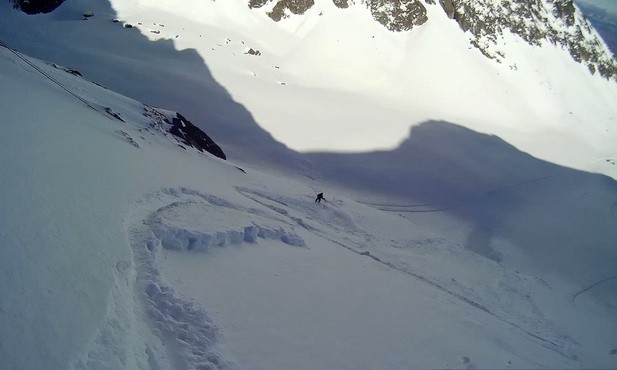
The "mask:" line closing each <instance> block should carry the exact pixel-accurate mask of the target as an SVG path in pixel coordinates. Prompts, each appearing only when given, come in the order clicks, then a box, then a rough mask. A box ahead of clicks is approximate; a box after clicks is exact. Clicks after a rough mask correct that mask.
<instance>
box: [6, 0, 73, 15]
mask: <svg viewBox="0 0 617 370" xmlns="http://www.w3.org/2000/svg"><path fill="white" fill-rule="evenodd" d="M11 2H12V3H13V7H14V8H15V9H19V10H21V11H22V12H24V13H26V14H30V15H32V14H39V13H51V12H53V11H54V10H55V9H56V8H57V7H59V6H60V5H62V3H63V2H64V0H11Z"/></svg>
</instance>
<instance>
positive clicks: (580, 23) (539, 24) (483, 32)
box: [439, 0, 617, 79]
mask: <svg viewBox="0 0 617 370" xmlns="http://www.w3.org/2000/svg"><path fill="white" fill-rule="evenodd" d="M439 3H440V5H441V7H442V8H443V10H444V12H445V13H446V15H447V16H448V17H449V18H451V19H453V20H455V21H456V22H457V23H458V24H459V26H460V28H461V29H462V30H463V31H464V32H468V31H469V32H470V33H471V34H472V39H471V40H470V42H471V44H472V45H473V46H474V47H476V48H477V49H478V50H480V52H482V54H484V55H485V56H487V57H488V58H491V59H495V60H497V61H498V62H501V61H503V60H504V59H505V54H504V52H503V51H502V50H499V47H498V46H497V45H498V41H499V40H500V39H501V38H502V36H503V34H504V32H506V31H510V32H512V33H513V34H515V35H517V36H519V37H520V38H522V39H523V40H525V41H526V42H527V43H529V44H530V45H535V46H541V45H542V44H543V43H544V42H550V43H552V44H555V45H560V46H562V47H564V48H565V49H566V50H568V51H569V52H570V55H571V56H572V58H573V59H574V60H576V61H577V62H579V63H583V64H585V65H586V66H587V67H588V68H589V70H590V71H591V72H592V73H595V72H596V71H597V72H598V73H600V75H602V76H603V77H606V78H609V79H610V78H617V61H615V59H614V58H613V56H612V55H611V54H610V52H607V50H605V48H603V46H602V45H601V42H600V40H599V39H598V37H597V36H596V35H595V34H594V33H593V32H592V30H593V29H592V27H591V25H590V24H589V22H588V21H587V20H586V19H585V18H584V17H583V16H582V14H580V13H579V12H578V11H577V9H576V7H575V6H574V4H573V3H572V0H546V2H544V1H542V0H502V1H497V2H496V1H489V0H440V1H439Z"/></svg>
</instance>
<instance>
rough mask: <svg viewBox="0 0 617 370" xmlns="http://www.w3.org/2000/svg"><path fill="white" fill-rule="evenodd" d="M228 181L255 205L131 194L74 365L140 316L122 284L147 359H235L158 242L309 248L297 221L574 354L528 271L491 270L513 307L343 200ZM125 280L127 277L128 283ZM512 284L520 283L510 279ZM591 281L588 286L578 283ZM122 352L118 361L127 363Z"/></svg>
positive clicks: (203, 363) (432, 243)
mask: <svg viewBox="0 0 617 370" xmlns="http://www.w3.org/2000/svg"><path fill="white" fill-rule="evenodd" d="M235 190H236V191H237V192H238V193H239V194H240V195H242V196H243V197H245V198H246V199H249V200H250V201H252V202H255V203H256V204H257V205H258V206H257V207H255V208H251V207H248V206H246V204H244V205H240V204H239V203H238V202H234V201H230V200H228V199H224V198H221V197H219V196H215V195H212V194H205V193H202V192H199V191H195V190H192V189H188V188H171V189H164V190H162V191H160V192H157V193H154V194H148V195H145V196H144V197H143V198H142V199H141V200H139V201H138V202H137V205H136V207H135V209H134V210H133V214H132V215H130V217H129V218H128V219H129V221H128V222H127V226H126V229H127V233H128V238H129V242H130V245H131V247H132V249H133V258H134V261H133V264H131V263H129V262H127V263H126V264H122V265H121V266H120V265H119V266H118V276H117V277H118V279H117V280H118V282H116V285H115V286H116V288H117V289H116V288H114V290H113V291H112V293H111V294H112V297H111V299H110V308H108V311H111V310H115V311H111V314H108V315H107V316H106V317H109V319H107V321H108V322H106V323H105V324H104V325H103V326H102V328H101V330H100V333H99V335H98V336H97V339H96V340H95V342H94V343H93V344H92V345H91V347H92V348H93V349H92V350H91V351H90V352H89V353H88V356H87V357H86V358H85V359H84V360H82V361H81V362H79V363H77V364H76V365H75V366H74V367H75V368H89V367H92V366H89V365H91V364H92V363H93V361H95V360H97V359H104V358H106V357H109V356H106V355H105V353H102V352H101V351H105V350H107V348H110V346H108V345H105V343H109V342H114V341H116V340H117V339H118V338H121V337H122V335H121V333H122V332H123V331H122V327H124V326H126V327H127V329H126V330H130V328H131V325H132V324H131V320H135V317H134V316H138V315H137V314H135V313H134V312H133V317H129V318H126V319H124V320H123V315H122V314H121V313H122V312H124V311H128V312H131V310H130V309H128V308H127V307H130V304H129V303H127V302H128V301H127V302H125V301H126V296H131V295H130V294H129V295H127V294H116V293H118V292H117V291H118V290H120V289H124V291H125V292H126V291H132V292H133V295H132V297H136V298H137V299H136V301H137V302H142V304H143V311H144V312H145V313H147V315H146V316H147V323H148V327H149V329H150V330H151V332H152V333H153V334H154V336H155V337H156V338H158V341H156V340H155V341H153V340H150V341H149V342H148V343H147V344H146V348H145V352H146V354H147V362H148V365H149V366H148V367H150V368H161V369H164V368H173V369H228V368H238V367H240V366H239V365H238V364H236V363H235V362H234V361H233V359H228V358H225V356H223V355H222V354H221V353H220V352H219V351H218V350H217V348H218V343H219V340H220V338H221V336H222V335H223V330H222V329H221V328H219V327H218V326H217V325H216V323H215V322H214V321H213V320H212V318H211V317H210V315H209V314H208V312H206V311H205V310H204V309H203V308H202V307H200V305H199V304H197V303H195V302H193V301H192V300H191V299H189V298H186V297H183V296H181V295H180V294H179V293H178V292H177V291H176V290H175V289H174V288H173V284H170V283H169V282H167V281H165V279H164V278H163V277H162V275H161V272H160V263H161V258H162V250H163V249H165V250H167V251H169V252H168V253H208V251H209V250H210V249H211V248H221V247H228V246H234V245H240V244H250V245H255V247H256V248H258V245H259V240H264V239H270V240H279V241H280V242H282V243H285V244H287V245H289V246H290V247H295V248H298V247H299V248H307V249H308V248H310V246H308V245H307V243H306V242H305V241H304V239H303V238H302V237H301V236H300V235H298V233H296V231H295V229H296V228H298V227H299V228H301V229H303V230H306V231H307V232H309V233H312V234H314V235H316V236H318V237H320V238H323V239H324V240H327V241H329V242H331V243H333V244H334V245H338V246H340V247H342V248H345V249H346V250H348V251H350V252H352V253H355V254H357V255H361V256H364V257H367V258H369V259H371V260H372V261H374V262H376V263H379V264H381V265H383V266H386V267H387V268H388V269H390V270H392V271H396V272H397V273H402V274H404V275H406V276H409V277H411V278H413V279H415V280H418V281H420V282H422V283H424V284H428V285H429V286H431V287H433V288H435V289H437V290H438V291H440V292H443V293H446V294H447V295H448V296H450V297H452V298H453V299H454V300H455V301H459V302H463V303H464V304H466V305H470V306H472V307H473V308H475V309H478V310H480V311H482V312H484V313H486V314H487V315H489V316H490V317H492V318H493V319H495V320H497V321H499V322H502V323H505V324H507V325H508V326H510V327H511V328H512V330H513V331H515V332H518V333H520V334H522V335H523V336H524V337H526V338H528V339H529V340H530V341H532V342H535V343H538V344H539V345H541V346H542V347H544V348H546V349H548V350H551V351H554V352H556V353H558V354H560V355H561V356H563V357H565V358H568V359H575V361H576V355H575V352H576V348H578V346H579V344H578V343H577V342H576V341H574V340H573V339H572V338H570V337H569V336H568V335H567V334H565V333H563V332H561V330H559V329H557V328H556V327H554V326H553V325H552V324H550V321H549V320H547V319H546V318H545V317H544V316H543V314H542V313H541V312H540V311H539V310H538V309H537V308H536V307H535V304H534V302H533V300H532V299H531V298H530V296H529V295H526V296H525V291H524V289H525V288H524V286H526V284H528V280H521V279H527V278H526V277H520V276H518V275H516V276H514V275H513V277H508V276H507V275H504V276H502V277H501V278H499V279H497V282H498V283H499V284H501V285H500V286H499V291H505V292H504V293H499V294H504V295H505V296H507V295H508V294H513V295H514V297H515V298H514V299H517V300H518V301H519V302H523V303H524V304H522V305H520V307H526V308H521V309H519V310H518V311H517V310H508V309H507V308H508V307H507V302H506V303H504V301H502V298H503V297H500V296H497V297H495V296H493V295H492V294H490V293H488V294H487V293H486V292H483V291H482V289H483V288H482V287H476V286H472V285H468V284H467V285H466V284H465V283H464V282H462V283H459V282H457V281H455V280H454V279H451V280H448V279H446V278H445V277H443V276H441V277H440V276H438V275H436V276H431V273H430V268H429V270H426V271H423V270H422V269H421V267H419V265H414V264H413V261H412V262H410V261H408V260H405V259H401V258H399V255H397V254H396V253H398V252H397V251H404V250H405V248H406V247H405V246H402V245H401V244H400V243H401V241H395V240H390V239H386V238H382V237H379V236H376V235H374V234H369V233H367V232H365V231H363V230H362V225H360V224H358V223H357V222H356V221H355V219H354V216H353V214H352V213H350V212H349V211H347V210H346V209H345V207H344V202H343V201H340V200H334V201H330V202H326V203H322V204H315V203H314V202H313V201H312V199H310V198H308V197H305V196H302V197H291V196H285V195H280V194H275V193H272V192H270V191H266V190H258V189H253V188H247V187H236V189H235ZM418 243H419V244H418ZM407 244H409V243H407ZM407 244H405V245H407ZM388 247H393V248H388ZM407 247H409V246H407ZM424 247H426V248H430V249H432V250H435V249H436V250H438V249H439V248H446V249H447V248H454V247H453V246H451V245H449V242H447V241H445V240H443V239H422V240H419V241H412V243H411V248H419V249H418V250H419V252H418V253H421V249H422V248H424ZM392 250H394V252H393V251H392ZM408 263H410V265H409V264H408ZM131 274H132V275H131ZM125 275H126V276H125ZM613 278H614V277H613ZM510 279H518V280H512V281H511V280H510ZM133 281H134V283H131V282H133ZM124 282H126V283H124ZM519 283H520V284H522V285H520V286H519V285H517V284H519ZM123 284H124V285H123ZM597 284H599V283H597ZM597 284H595V285H597ZM125 285H126V286H125ZM595 285H594V286H595ZM521 287H523V290H521ZM591 288H593V286H591V287H589V288H588V289H586V290H589V289H591ZM584 291H585V290H583V291H581V292H579V293H578V294H580V293H583V292H584ZM114 292H116V293H114ZM578 294H577V295H578ZM505 296H504V297H505ZM123 297H124V298H123ZM575 298H576V297H575ZM123 302H124V303H123ZM504 305H505V306H504ZM124 306H126V307H124ZM117 307H119V308H117ZM122 307H124V309H125V310H123V309H122ZM133 311H134V309H133ZM109 328H112V329H109ZM118 328H120V329H118ZM114 333H116V334H117V335H116V336H115V337H114V336H113V335H112V334H114ZM118 333H120V334H118ZM127 337H129V336H127ZM114 338H116V339H114ZM111 348H112V349H113V348H115V349H116V350H115V351H116V352H117V353H123V351H131V350H137V349H134V348H132V347H131V346H130V343H128V344H127V343H123V342H120V343H118V344H117V345H116V346H111ZM119 358H120V359H122V358H132V357H130V356H124V357H123V356H119ZM120 361H121V362H120V364H119V365H118V366H120V367H126V366H127V364H126V363H123V362H122V360H120ZM128 365H131V364H128Z"/></svg>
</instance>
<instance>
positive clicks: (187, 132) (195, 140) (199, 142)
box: [169, 113, 227, 159]
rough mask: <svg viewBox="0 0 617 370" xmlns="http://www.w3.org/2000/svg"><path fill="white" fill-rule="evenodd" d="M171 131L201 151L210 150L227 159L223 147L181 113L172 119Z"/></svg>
mask: <svg viewBox="0 0 617 370" xmlns="http://www.w3.org/2000/svg"><path fill="white" fill-rule="evenodd" d="M169 133H170V134H172V135H174V136H176V137H177V138H178V139H180V141H181V142H183V143H184V144H186V145H188V146H192V147H193V148H195V149H197V150H199V151H200V152H208V153H210V154H212V155H214V156H216V157H219V158H221V159H227V156H226V155H225V153H223V150H222V149H221V147H219V146H218V145H217V144H216V143H215V142H214V140H212V139H211V138H210V136H208V135H206V133H205V132H203V131H201V130H200V129H199V128H198V127H197V126H195V125H193V124H192V123H191V122H190V121H189V120H188V119H186V118H185V117H184V116H183V115H181V114H180V113H177V116H176V117H175V118H174V119H173V120H172V121H171V128H170V129H169Z"/></svg>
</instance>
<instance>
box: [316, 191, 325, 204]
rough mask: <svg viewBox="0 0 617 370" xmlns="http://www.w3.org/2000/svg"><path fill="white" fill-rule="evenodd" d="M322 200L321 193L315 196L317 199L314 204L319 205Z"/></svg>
mask: <svg viewBox="0 0 617 370" xmlns="http://www.w3.org/2000/svg"><path fill="white" fill-rule="evenodd" d="M322 200H323V201H325V200H326V198H324V197H323V193H319V194H317V199H315V203H321V201H322Z"/></svg>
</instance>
